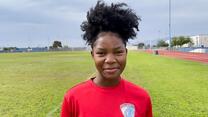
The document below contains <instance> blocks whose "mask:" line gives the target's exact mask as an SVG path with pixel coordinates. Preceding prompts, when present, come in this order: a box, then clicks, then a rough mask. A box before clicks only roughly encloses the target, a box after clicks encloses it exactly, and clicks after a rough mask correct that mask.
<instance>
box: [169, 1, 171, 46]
mask: <svg viewBox="0 0 208 117" xmlns="http://www.w3.org/2000/svg"><path fill="white" fill-rule="evenodd" d="M169 41H170V42H169V48H171V0H169Z"/></svg>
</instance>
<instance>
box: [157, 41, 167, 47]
mask: <svg viewBox="0 0 208 117" xmlns="http://www.w3.org/2000/svg"><path fill="white" fill-rule="evenodd" d="M168 46H169V44H168V43H166V42H165V41H164V40H159V41H158V43H157V47H168Z"/></svg>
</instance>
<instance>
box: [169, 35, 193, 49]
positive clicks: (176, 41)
mask: <svg viewBox="0 0 208 117" xmlns="http://www.w3.org/2000/svg"><path fill="white" fill-rule="evenodd" d="M189 43H190V44H192V41H191V38H190V37H184V36H179V37H173V39H172V41H171V45H172V46H180V47H181V46H182V45H184V44H189Z"/></svg>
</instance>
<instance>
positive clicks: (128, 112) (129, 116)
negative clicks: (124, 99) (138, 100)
mask: <svg viewBox="0 0 208 117" xmlns="http://www.w3.org/2000/svg"><path fill="white" fill-rule="evenodd" d="M120 109H121V112H122V113H123V116H124V117H134V116H135V107H134V105H133V104H131V103H123V104H121V105H120Z"/></svg>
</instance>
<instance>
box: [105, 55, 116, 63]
mask: <svg viewBox="0 0 208 117" xmlns="http://www.w3.org/2000/svg"><path fill="white" fill-rule="evenodd" d="M105 62H106V63H108V64H112V63H115V62H116V58H115V56H114V55H113V54H108V55H107V56H106V59H105Z"/></svg>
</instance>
